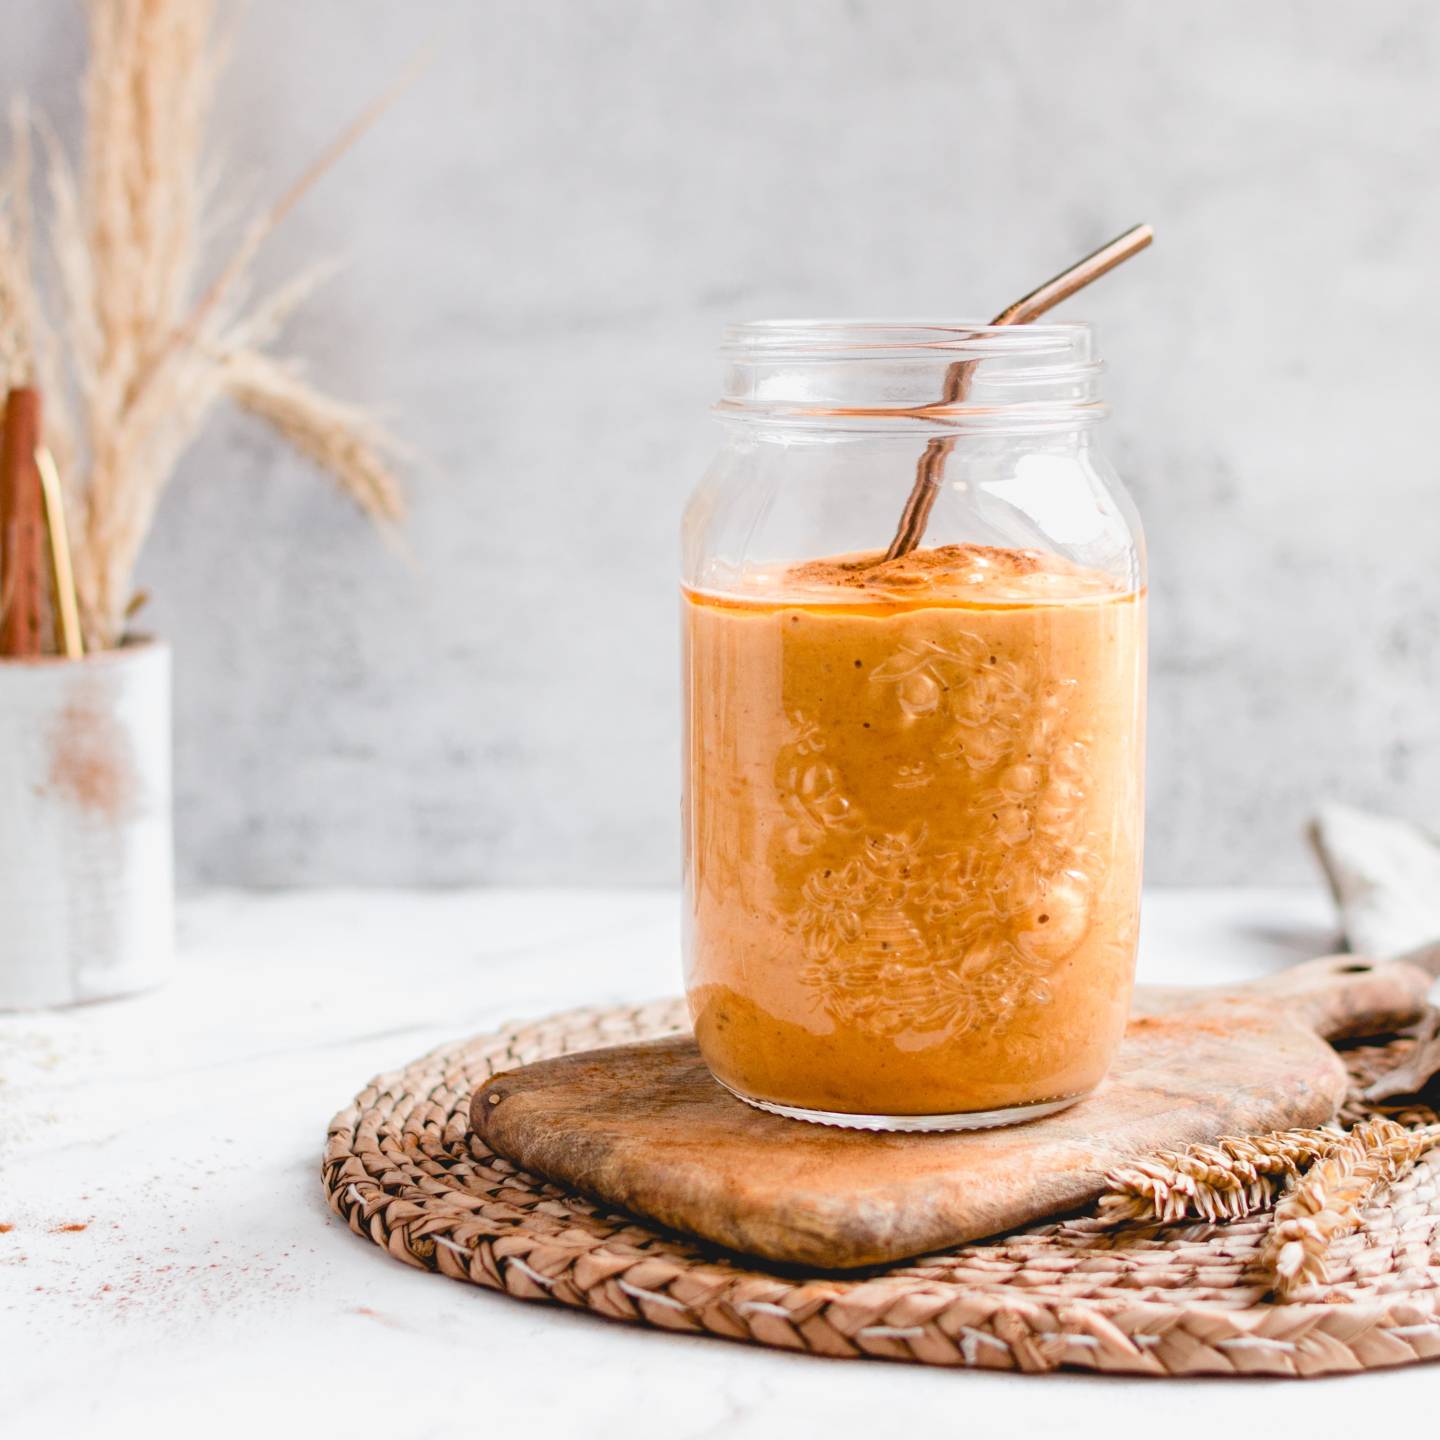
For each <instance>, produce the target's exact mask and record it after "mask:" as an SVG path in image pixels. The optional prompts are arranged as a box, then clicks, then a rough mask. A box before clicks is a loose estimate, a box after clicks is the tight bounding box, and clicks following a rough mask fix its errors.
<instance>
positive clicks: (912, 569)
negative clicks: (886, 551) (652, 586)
mask: <svg viewBox="0 0 1440 1440" xmlns="http://www.w3.org/2000/svg"><path fill="white" fill-rule="evenodd" d="M685 600H686V603H685V647H686V659H685V674H686V705H687V720H686V750H687V754H686V766H687V777H686V779H687V786H686V790H687V810H686V817H685V840H686V876H687V890H688V911H687V917H686V920H687V925H688V926H689V927H690V935H689V937H688V938H689V943H688V945H687V954H688V955H689V957H690V961H689V964H690V973H689V976H688V982H689V983H688V989H689V994H690V1003H691V1010H692V1014H693V1018H694V1022H695V1030H696V1035H697V1038H698V1040H699V1043H700V1047H701V1050H702V1051H703V1053H704V1056H705V1060H706V1062H707V1063H708V1065H709V1066H710V1068H711V1069H712V1071H713V1072H714V1073H715V1075H716V1076H717V1077H718V1078H719V1079H720V1080H721V1081H722V1082H723V1083H724V1084H726V1085H727V1086H729V1087H730V1088H731V1089H733V1090H734V1091H736V1092H737V1093H738V1094H740V1095H741V1096H742V1097H743V1098H747V1099H750V1100H752V1101H758V1102H761V1103H764V1104H766V1105H773V1106H779V1107H784V1108H787V1109H790V1110H800V1111H818V1112H826V1113H829V1114H831V1115H856V1116H889V1117H905V1116H937V1115H939V1116H946V1115H949V1116H958V1115H964V1114H967V1113H974V1112H995V1111H1007V1110H1011V1109H1014V1108H1017V1107H1027V1106H1034V1107H1036V1113H1040V1111H1041V1109H1042V1108H1047V1109H1048V1108H1057V1105H1058V1103H1066V1102H1068V1101H1070V1100H1073V1099H1075V1098H1078V1097H1080V1096H1082V1095H1084V1094H1086V1093H1087V1092H1088V1091H1089V1090H1091V1089H1092V1088H1093V1087H1094V1086H1095V1085H1096V1084H1097V1083H1098V1082H1099V1080H1100V1079H1101V1077H1102V1076H1103V1075H1104V1073H1105V1070H1106V1068H1107V1066H1108V1064H1109V1061H1110V1058H1111V1055H1112V1053H1113V1051H1114V1049H1115V1046H1116V1044H1117V1043H1118V1041H1119V1038H1120V1036H1121V1034H1122V1033H1123V1030H1124V1026H1125V1018H1126V1010H1127V1006H1128V1003H1129V994H1130V986H1131V980H1132V975H1133V968H1134V955H1135V941H1136V932H1137V925H1138V906H1139V881H1140V849H1141V835H1140V819H1139V816H1140V809H1141V807H1140V791H1141V785H1142V755H1143V746H1142V728H1143V719H1144V717H1143V698H1142V697H1143V686H1144V679H1143V677H1144V643H1145V641H1144V596H1143V593H1142V592H1137V591H1135V590H1128V589H1127V588H1126V587H1125V586H1124V585H1122V584H1121V583H1119V582H1117V581H1116V580H1115V579H1113V578H1112V577H1111V576H1109V575H1106V574H1103V573H1101V572H1099V571H1096V570H1086V569H1082V568H1080V567H1078V566H1075V565H1072V564H1070V563H1069V562H1067V561H1065V560H1063V559H1060V558H1058V557H1056V556H1053V555H1048V554H1045V553H1042V552H1040V551H1033V550H1020V549H998V548H991V547H985V546H974V545H946V546H941V547H938V548H935V549H922V550H916V551H913V552H911V553H910V554H908V555H905V556H902V557H900V558H898V559H895V560H890V561H882V560H881V559H880V557H879V556H876V555H862V556H850V557H839V558H836V559H832V560H819V561H810V562H807V563H804V564H800V565H795V566H790V567H777V568H773V569H768V570H762V571H759V572H752V573H750V574H748V575H747V576H746V578H745V580H744V581H743V582H741V583H738V584H736V585H734V586H733V587H726V588H725V589H724V591H723V593H722V592H719V591H711V590H705V591H699V590H687V592H686V596H685Z"/></svg>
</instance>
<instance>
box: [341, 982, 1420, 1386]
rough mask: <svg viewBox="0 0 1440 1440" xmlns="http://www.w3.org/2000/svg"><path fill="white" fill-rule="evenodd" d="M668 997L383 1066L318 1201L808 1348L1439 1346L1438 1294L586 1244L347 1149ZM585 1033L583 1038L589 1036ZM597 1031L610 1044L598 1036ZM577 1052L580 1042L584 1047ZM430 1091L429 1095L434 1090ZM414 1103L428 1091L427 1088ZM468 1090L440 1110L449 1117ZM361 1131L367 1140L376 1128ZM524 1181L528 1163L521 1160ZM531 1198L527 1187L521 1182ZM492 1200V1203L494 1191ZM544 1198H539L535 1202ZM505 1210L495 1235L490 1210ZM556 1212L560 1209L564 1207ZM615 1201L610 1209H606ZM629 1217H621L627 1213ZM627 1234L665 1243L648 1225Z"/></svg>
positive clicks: (365, 1219) (559, 1295)
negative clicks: (446, 1080) (457, 1080)
mask: <svg viewBox="0 0 1440 1440" xmlns="http://www.w3.org/2000/svg"><path fill="white" fill-rule="evenodd" d="M682 1013H683V1012H681V1011H679V1010H678V1007H677V1002H673V1001H660V1002H655V1003H653V1004H651V1005H648V1006H639V1007H617V1008H597V1007H584V1008H580V1009H575V1010H569V1011H564V1012H561V1013H559V1014H556V1015H552V1016H549V1017H546V1018H545V1019H544V1020H541V1021H537V1022H534V1023H533V1024H527V1025H517V1024H513V1023H512V1024H509V1025H507V1026H504V1027H502V1028H501V1029H499V1030H497V1031H495V1032H493V1033H491V1034H488V1035H485V1036H480V1037H477V1038H476V1039H475V1040H473V1041H470V1042H467V1043H465V1044H463V1045H447V1046H441V1047H439V1048H437V1049H436V1050H433V1051H431V1052H430V1053H429V1054H428V1055H426V1056H424V1057H422V1059H420V1060H419V1061H417V1062H415V1063H414V1064H412V1065H410V1066H407V1067H406V1068H405V1069H404V1070H402V1071H398V1072H394V1073H391V1074H386V1075H381V1076H378V1077H377V1078H376V1079H375V1080H373V1081H372V1082H371V1084H370V1085H369V1086H368V1087H367V1088H366V1089H365V1090H364V1091H362V1092H361V1094H360V1095H359V1096H357V1097H356V1100H355V1101H354V1102H353V1103H352V1104H351V1105H350V1106H348V1107H347V1108H346V1109H345V1110H342V1111H341V1112H340V1113H339V1114H337V1115H336V1116H335V1117H334V1119H333V1120H332V1121H331V1123H330V1130H329V1141H328V1143H327V1146H326V1151H325V1158H324V1164H323V1179H324V1185H325V1190H326V1195H327V1200H328V1203H329V1206H330V1208H331V1210H332V1211H334V1212H335V1214H336V1215H338V1216H339V1217H340V1218H341V1219H342V1220H344V1221H345V1223H346V1224H347V1225H348V1226H349V1228H350V1229H351V1230H352V1231H354V1232H355V1234H357V1235H360V1236H363V1237H364V1238H366V1239H368V1240H370V1241H372V1242H373V1243H374V1244H376V1245H378V1246H379V1247H380V1248H381V1249H383V1250H384V1251H385V1252H386V1253H387V1254H389V1255H390V1256H392V1257H393V1258H394V1259H396V1260H399V1261H401V1262H402V1263H403V1264H407V1265H410V1266H412V1267H414V1268H416V1269H420V1270H428V1271H431V1272H433V1273H436V1274H441V1275H445V1276H448V1277H449V1278H451V1279H454V1280H462V1281H466V1282H468V1283H470V1284H474V1285H480V1286H484V1287H485V1288H487V1289H490V1290H495V1291H498V1292H500V1293H503V1294H505V1295H508V1296H510V1297H512V1298H514V1299H518V1300H527V1301H539V1302H544V1303H551V1304H560V1305H565V1306H569V1307H572V1308H575V1309H582V1310H589V1311H592V1312H594V1313H596V1314H599V1315H602V1316H605V1317H606V1318H609V1319H612V1320H618V1321H622V1322H627V1323H631V1324H639V1325H646V1326H650V1327H653V1328H656V1329H662V1330H670V1331H675V1332H679V1333H686V1334H701V1335H713V1336H716V1337H719V1338H722V1339H727V1340H736V1341H741V1342H745V1343H749V1344H757V1345H763V1346H767V1347H770V1348H774V1349H780V1350H789V1351H794V1352H801V1353H806V1354H812V1355H824V1356H829V1357H835V1358H849V1359H880V1360H894V1361H905V1362H911V1363H920V1364H927V1365H945V1366H953V1367H971V1368H976V1369H990V1370H1012V1371H1021V1372H1026V1373H1041V1372H1049V1371H1054V1370H1059V1369H1062V1368H1065V1369H1079V1370H1088V1371H1097V1372H1103V1373H1112V1374H1126V1375H1153V1376H1184V1375H1269V1376H1290V1377H1304V1376H1314V1375H1324V1374H1336V1373H1343V1372H1353V1371H1359V1370H1371V1369H1380V1368H1388V1367H1391V1366H1397V1365H1406V1364H1412V1363H1415V1362H1417V1361H1420V1360H1431V1359H1437V1358H1440V1302H1437V1297H1440V1290H1436V1289H1435V1288H1433V1287H1431V1288H1426V1289H1420V1290H1414V1291H1411V1292H1408V1293H1405V1294H1399V1295H1394V1296H1389V1297H1386V1298H1385V1299H1383V1300H1380V1301H1376V1302H1360V1303H1350V1304H1334V1303H1323V1302H1322V1303H1305V1302H1294V1301H1292V1302H1291V1303H1289V1304H1278V1305H1277V1304H1257V1305H1253V1306H1249V1307H1246V1308H1244V1309H1233V1308H1227V1307H1222V1306H1219V1305H1215V1304H1205V1303H1203V1302H1192V1303H1189V1304H1183V1305H1173V1306H1172V1305H1166V1304H1163V1303H1159V1302H1156V1301H1153V1300H1135V1301H1130V1300H1096V1299H1086V1300H1073V1301H1057V1300H1052V1299H1043V1298H1034V1299H1031V1298H1017V1297H1009V1296H1005V1297H998V1296H996V1295H995V1294H993V1293H982V1292H979V1291H969V1290H965V1289H960V1288H957V1287H956V1286H954V1285H949V1284H939V1283H936V1282H933V1281H928V1280H924V1279H919V1278H914V1277H907V1276H905V1275H903V1274H901V1275H896V1274H882V1275H880V1276H878V1277H876V1278H874V1279H871V1280H867V1281H864V1282H862V1283H859V1284H854V1283H851V1284H847V1285H843V1286H842V1285H840V1284H837V1283H836V1282H835V1281H834V1280H833V1279H832V1278H830V1277H824V1276H813V1277H809V1278H801V1279H795V1278H791V1277H788V1276H785V1275H782V1274H771V1273H767V1272H764V1271H760V1270H745V1269H742V1268H738V1264H739V1263H743V1262H737V1264H730V1263H726V1262H724V1261H721V1260H718V1259H717V1260H715V1261H708V1260H704V1259H700V1260H694V1259H691V1258H689V1256H688V1255H680V1256H678V1258H672V1257H669V1256H666V1255H655V1254H647V1253H645V1252H644V1251H643V1250H641V1249H639V1248H637V1246H636V1245H634V1244H631V1243H628V1242H626V1241H625V1240H623V1239H620V1240H613V1241H601V1242H598V1243H597V1242H596V1241H595V1240H594V1238H593V1237H592V1236H591V1235H589V1234H588V1233H586V1232H584V1231H582V1230H580V1229H579V1228H578V1227H577V1228H576V1229H575V1230H574V1231H573V1233H572V1232H569V1231H563V1230H562V1231H561V1232H559V1233H558V1234H551V1235H538V1234H534V1233H527V1232H526V1231H525V1230H524V1228H523V1224H520V1225H516V1224H514V1216H515V1213H516V1211H515V1209H514V1207H513V1206H506V1205H503V1204H501V1205H499V1206H498V1207H496V1206H493V1205H492V1203H491V1202H489V1201H486V1200H484V1199H482V1198H481V1197H476V1196H469V1195H466V1194H465V1193H464V1192H461V1191H458V1190H453V1189H447V1188H446V1187H445V1186H444V1185H443V1183H441V1182H440V1181H438V1180H433V1179H432V1180H431V1182H430V1183H428V1184H415V1183H413V1182H411V1181H409V1180H408V1179H406V1177H405V1175H404V1172H403V1171H402V1170H400V1169H399V1168H398V1167H395V1168H393V1169H392V1170H391V1171H390V1172H387V1173H386V1174H384V1175H382V1178H381V1179H380V1180H376V1179H375V1178H374V1177H373V1176H372V1175H371V1173H370V1172H369V1171H368V1170H367V1169H366V1166H365V1164H364V1163H363V1161H362V1160H361V1158H360V1152H359V1151H358V1150H357V1149H356V1145H357V1142H362V1143H363V1142H364V1141H365V1139H366V1131H365V1128H364V1121H365V1118H366V1115H367V1113H368V1111H369V1107H372V1106H373V1105H374V1104H375V1103H376V1101H377V1099H379V1098H380V1097H382V1096H383V1095H386V1094H392V1095H398V1096H399V1097H400V1098H402V1099H409V1098H412V1097H416V1096H417V1092H416V1091H415V1090H413V1089H411V1083H412V1079H413V1077H415V1076H416V1075H417V1073H418V1074H421V1075H425V1074H431V1073H433V1076H434V1078H435V1079H436V1080H437V1081H439V1077H440V1076H441V1075H442V1074H443V1072H444V1069H445V1066H446V1063H447V1062H450V1063H453V1062H454V1061H455V1059H456V1057H457V1056H459V1055H462V1054H463V1055H464V1057H465V1059H466V1061H467V1062H469V1064H470V1066H471V1067H472V1068H473V1069H475V1075H474V1078H475V1079H476V1080H477V1081H478V1080H479V1079H482V1078H484V1075H481V1074H480V1073H479V1071H478V1068H476V1067H479V1066H481V1065H482V1064H488V1066H489V1068H488V1070H487V1071H485V1074H493V1073H495V1072H496V1071H497V1070H501V1069H505V1068H510V1067H511V1066H513V1065H515V1064H517V1063H523V1061H524V1060H526V1059H533V1058H536V1054H535V1052H534V1050H533V1048H532V1049H531V1050H530V1053H528V1054H523V1055H522V1054H521V1053H519V1052H521V1051H522V1049H523V1048H524V1046H525V1045H527V1044H528V1045H529V1046H531V1047H533V1046H534V1044H535V1040H536V1037H537V1036H540V1037H541V1038H542V1039H544V1040H553V1041H554V1043H553V1044H546V1048H545V1051H544V1053H548V1054H558V1053H561V1052H562V1051H563V1050H564V1049H565V1048H566V1044H565V1036H566V1035H567V1033H569V1032H570V1031H572V1030H585V1031H587V1032H590V1033H592V1034H593V1031H594V1029H595V1028H596V1026H597V1025H599V1026H601V1027H602V1028H613V1029H614V1031H615V1032H616V1038H617V1039H627V1038H634V1037H635V1036H637V1035H646V1036H658V1035H661V1034H673V1033H677V1032H678V1031H680V1030H683V1029H684V1028H685V1027H684V1024H683V1021H682V1020H681V1019H680V1018H679V1016H680V1015H681V1014H682ZM592 1043H593V1042H592ZM601 1043H604V1042H603V1041H602V1042H601ZM582 1048H583V1047H582ZM444 1088H445V1087H444V1085H443V1084H441V1083H437V1084H435V1085H433V1086H432V1087H431V1089H430V1091H429V1092H428V1095H433V1094H434V1093H435V1091H436V1090H440V1089H444ZM418 1098H420V1099H422V1100H423V1099H426V1098H427V1096H426V1095H420V1096H419V1097H418ZM466 1104H467V1097H465V1096H458V1097H457V1100H456V1103H453V1104H452V1105H451V1106H450V1111H449V1118H450V1119H451V1121H452V1122H453V1119H454V1116H455V1114H456V1113H457V1112H459V1113H460V1114H461V1115H462V1116H463V1113H464V1110H465V1108H466ZM369 1141H370V1143H371V1144H372V1145H375V1146H376V1147H377V1148H376V1150H375V1152H374V1153H377V1154H378V1153H379V1152H378V1141H376V1140H375V1137H374V1134H373V1133H371V1134H370V1136H369ZM515 1173H516V1175H517V1177H522V1178H520V1179H517V1187H516V1188H517V1190H520V1189H523V1188H524V1183H525V1182H524V1179H523V1172H520V1171H518V1170H517V1171H515ZM528 1193H529V1192H527V1194H528ZM502 1198H503V1197H502ZM543 1204H544V1202H543V1201H542V1202H541V1205H542V1206H543ZM496 1208H498V1209H499V1210H502V1211H505V1212H507V1213H506V1215H505V1216H504V1219H505V1221H506V1223H507V1224H508V1225H509V1229H508V1233H501V1234H496V1233H494V1232H495V1229H496V1220H495V1218H493V1217H492V1216H490V1215H487V1213H486V1212H487V1211H491V1210H493V1209H496ZM561 1213H563V1212H561ZM605 1213H613V1212H605ZM625 1218H626V1217H619V1219H620V1220H621V1222H622V1223H623V1222H624V1220H625ZM626 1233H629V1234H634V1235H635V1236H636V1237H637V1239H652V1238H661V1233H662V1232H658V1231H654V1230H650V1229H648V1228H647V1227H645V1226H644V1225H643V1223H642V1222H638V1221H636V1222H633V1223H630V1224H628V1225H627V1226H626Z"/></svg>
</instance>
